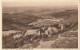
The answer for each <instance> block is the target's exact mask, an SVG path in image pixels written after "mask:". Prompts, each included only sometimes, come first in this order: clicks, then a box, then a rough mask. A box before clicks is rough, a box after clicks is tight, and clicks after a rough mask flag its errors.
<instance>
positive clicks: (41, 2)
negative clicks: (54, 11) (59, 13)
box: [2, 0, 78, 7]
mask: <svg viewBox="0 0 80 50" xmlns="http://www.w3.org/2000/svg"><path fill="white" fill-rule="evenodd" d="M2 4H3V6H4V7H5V6H7V7H22V6H23V7H24V6H77V4H78V0H2Z"/></svg>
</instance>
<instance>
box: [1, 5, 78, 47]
mask: <svg viewBox="0 0 80 50" xmlns="http://www.w3.org/2000/svg"><path fill="white" fill-rule="evenodd" d="M3 9H4V11H3V14H2V15H3V21H2V22H3V27H2V30H3V31H2V32H3V33H2V48H78V9H77V8H43V9H42V8H34V7H33V8H30V7H27V8H21V7H19V8H18V7H14V8H11V7H10V8H8V7H5V8H3ZM36 9H37V10H36ZM16 10H17V12H16ZM19 10H21V11H19ZM59 23H62V24H63V25H64V26H66V27H65V28H64V30H63V31H62V32H59V33H57V34H55V35H52V36H51V37H47V36H46V35H44V36H43V39H42V38H41V36H39V37H38V36H36V37H35V38H34V40H33V41H31V40H30V39H31V38H32V37H33V35H27V36H25V31H27V30H30V29H39V28H41V27H42V26H51V25H55V24H59ZM68 24H70V26H67V25H68ZM47 44H48V45H47Z"/></svg>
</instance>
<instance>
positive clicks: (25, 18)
mask: <svg viewBox="0 0 80 50" xmlns="http://www.w3.org/2000/svg"><path fill="white" fill-rule="evenodd" d="M39 10H40V9H39ZM49 10H50V11H49ZM51 10H52V11H51ZM35 11H36V12H35ZM35 11H31V10H30V12H32V13H29V12H28V11H26V10H25V11H24V12H20V13H17V12H15V13H12V14H10V13H8V12H3V14H2V18H3V30H9V29H21V30H26V29H27V28H28V26H27V24H29V23H32V22H34V21H37V20H38V19H42V18H43V19H44V18H46V17H47V18H54V17H55V18H63V19H65V20H69V21H70V20H72V19H74V20H75V21H77V20H78V10H76V9H69V10H64V11H60V10H56V11H55V10H53V9H47V10H45V9H44V10H43V11H44V12H50V13H44V12H43V11H38V10H36V9H35ZM42 12H43V13H42Z"/></svg>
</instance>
